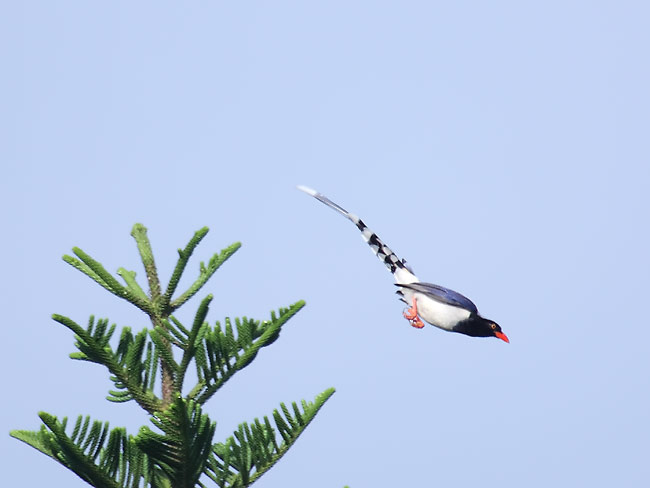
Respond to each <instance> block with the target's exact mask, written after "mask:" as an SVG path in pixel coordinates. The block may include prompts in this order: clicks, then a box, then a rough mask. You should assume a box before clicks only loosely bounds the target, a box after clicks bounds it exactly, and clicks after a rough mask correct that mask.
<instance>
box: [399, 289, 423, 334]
mask: <svg viewBox="0 0 650 488" xmlns="http://www.w3.org/2000/svg"><path fill="white" fill-rule="evenodd" d="M404 318H405V319H406V320H408V321H409V323H410V324H411V326H413V327H415V328H416V329H421V328H422V327H424V322H422V319H420V317H419V316H418V307H417V302H416V301H415V297H414V298H413V305H412V306H411V307H409V308H407V309H405V310H404Z"/></svg>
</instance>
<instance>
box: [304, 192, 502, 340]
mask: <svg viewBox="0 0 650 488" xmlns="http://www.w3.org/2000/svg"><path fill="white" fill-rule="evenodd" d="M298 189H299V190H301V191H304V192H305V193H307V194H308V195H311V196H312V197H314V198H316V199H317V200H319V201H320V202H322V203H324V204H325V205H327V206H328V207H330V208H332V209H334V210H336V211H337V212H339V213H340V214H341V215H343V216H344V217H346V218H347V219H348V220H350V221H351V222H352V223H353V224H354V225H356V226H357V228H358V229H359V230H360V231H361V236H362V237H363V240H364V241H366V242H367V243H368V245H369V246H370V249H372V252H373V253H374V254H375V255H376V256H377V257H378V258H379V259H380V260H381V261H383V262H384V264H385V265H386V267H387V268H388V269H389V270H390V272H391V273H392V274H393V277H394V278H395V286H397V287H399V290H398V291H397V293H398V294H399V295H400V297H401V298H400V299H401V300H402V301H403V302H404V303H406V304H407V305H408V308H407V309H405V310H404V318H406V319H407V320H408V321H409V323H410V324H411V325H412V326H413V327H416V328H418V329H421V328H422V327H424V323H423V322H422V320H424V321H425V322H428V323H429V324H431V325H434V326H436V327H439V328H440V329H443V330H447V331H450V332H459V333H461V334H465V335H468V336H471V337H497V338H499V339H501V340H502V341H505V342H510V341H509V340H508V337H507V336H506V335H505V334H504V333H503V332H501V327H500V326H499V324H497V323H496V322H494V321H492V320H488V319H486V318H483V317H481V315H480V314H479V313H478V309H477V308H476V305H474V303H473V302H472V301H471V300H470V299H469V298H467V297H465V296H463V295H461V294H460V293H458V292H456V291H453V290H450V289H449V288H445V287H443V286H439V285H434V284H432V283H424V282H421V281H420V280H419V279H418V278H417V277H416V276H415V274H414V273H413V270H412V269H411V268H410V267H409V266H408V265H407V264H406V261H405V260H403V259H400V258H398V257H397V255H396V254H395V253H394V252H393V251H392V250H391V249H390V248H389V247H388V246H386V245H385V244H384V243H383V242H382V241H381V239H379V237H378V236H377V234H375V233H374V232H373V231H371V230H370V229H369V228H368V227H367V226H366V224H364V223H363V220H361V219H360V218H359V217H357V216H356V215H354V214H351V213H350V212H348V211H347V210H345V209H344V208H343V207H341V206H340V205H337V204H336V203H334V202H333V201H331V200H330V199H329V198H327V197H326V196H325V195H322V194H321V193H318V192H317V191H316V190H312V189H311V188H308V187H306V186H298Z"/></svg>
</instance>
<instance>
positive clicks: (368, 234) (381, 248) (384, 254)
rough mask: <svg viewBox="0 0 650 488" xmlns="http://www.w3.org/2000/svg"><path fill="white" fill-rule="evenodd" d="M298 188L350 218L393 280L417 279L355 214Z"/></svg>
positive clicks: (401, 281) (302, 188)
mask: <svg viewBox="0 0 650 488" xmlns="http://www.w3.org/2000/svg"><path fill="white" fill-rule="evenodd" d="M298 189H299V190H301V191H304V192H305V193H307V194H308V195H311V196H312V197H314V198H315V199H317V200H318V201H320V202H322V203H324V204H325V205H327V206H328V207H330V208H332V209H334V210H336V211H337V212H339V213H340V214H341V215H343V216H344V217H345V218H347V219H348V220H350V221H351V222H352V223H353V224H354V225H356V226H357V229H359V231H361V237H362V238H363V240H364V241H366V242H367V243H368V245H369V246H370V249H371V250H372V252H373V253H374V254H375V256H377V257H378V258H379V260H380V261H382V262H383V263H384V265H385V266H386V267H387V268H388V269H389V271H390V272H391V273H392V274H393V276H394V277H395V281H397V282H398V283H413V282H417V281H418V279H417V278H416V277H415V274H414V273H413V270H412V269H411V268H410V266H408V265H407V264H406V261H405V260H404V259H400V258H399V257H397V255H396V254H395V253H394V252H393V251H392V250H391V249H390V248H389V247H388V246H387V245H386V244H384V243H383V241H382V240H381V239H380V238H379V236H378V235H377V234H375V233H374V232H373V231H372V230H370V229H369V228H368V226H367V225H366V224H365V223H364V222H363V220H361V219H360V218H359V217H357V216H356V215H354V214H352V213H350V212H348V211H347V210H345V209H344V208H343V207H341V206H340V205H338V204H336V203H334V202H333V201H332V200H330V199H329V198H327V197H326V196H325V195H323V194H321V193H318V192H317V191H316V190H313V189H311V188H308V187H306V186H298Z"/></svg>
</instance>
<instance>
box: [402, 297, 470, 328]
mask: <svg viewBox="0 0 650 488" xmlns="http://www.w3.org/2000/svg"><path fill="white" fill-rule="evenodd" d="M413 296H414V297H415V299H416V300H417V307H418V314H419V315H420V317H421V318H422V320H424V321H426V322H428V323H430V324H431V325H435V326H436V327H440V328H441V329H445V330H452V329H453V328H454V326H455V325H456V324H458V322H461V321H463V320H465V319H467V318H469V316H470V313H469V311H467V310H465V309H464V308H460V307H454V306H453V305H449V304H447V303H443V302H439V301H438V300H434V299H433V298H431V297H429V296H427V295H425V294H423V293H417V292H416V293H414V294H413Z"/></svg>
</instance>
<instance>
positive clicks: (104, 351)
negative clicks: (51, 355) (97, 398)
mask: <svg viewBox="0 0 650 488" xmlns="http://www.w3.org/2000/svg"><path fill="white" fill-rule="evenodd" d="M52 318H53V319H54V320H55V321H57V322H59V323H60V324H62V325H64V326H66V327H67V328H68V329H70V330H71V331H72V332H74V333H75V338H76V342H75V346H76V347H77V349H79V352H78V353H72V354H71V355H70V357H71V358H72V359H79V360H82V361H90V362H93V363H97V364H102V365H104V366H105V367H106V368H107V369H108V370H109V371H110V372H111V374H112V375H113V377H114V379H113V381H114V382H115V383H116V385H118V387H122V388H126V389H127V390H128V395H129V397H128V398H124V397H123V398H122V399H120V400H117V401H127V400H129V399H130V398H133V399H134V400H135V401H136V402H138V404H139V405H140V406H141V407H142V408H144V409H145V410H146V411H147V412H149V413H153V412H155V411H157V410H159V409H160V399H159V398H157V397H156V395H154V394H153V392H152V391H151V390H148V389H147V388H146V387H143V386H144V385H145V384H147V383H148V382H149V377H148V375H150V374H151V372H150V371H149V373H148V375H147V376H146V377H145V379H144V380H143V378H142V376H141V373H142V370H141V371H138V369H137V368H136V367H135V366H133V363H134V362H135V361H136V360H137V359H138V358H139V357H138V356H139V355H138V354H137V353H136V352H135V351H133V349H134V348H135V349H137V350H142V345H143V339H142V335H143V333H140V334H139V336H138V337H139V338H140V339H139V340H138V341H135V340H133V336H131V335H130V331H125V332H123V334H122V340H121V342H120V345H118V351H119V354H116V353H115V352H114V351H113V349H112V348H111V346H110V344H109V340H110V338H111V336H112V335H113V331H114V330H115V326H112V327H111V328H110V329H109V330H108V331H107V330H106V328H107V325H108V320H99V321H97V325H95V321H94V317H92V316H91V317H90V320H89V321H88V328H87V329H84V328H83V327H81V326H80V325H79V324H77V323H76V322H75V321H73V320H71V319H69V318H68V317H64V316H62V315H57V314H54V315H53V316H52ZM144 334H145V335H146V331H145V332H144ZM129 357H130V358H131V366H130V368H129V362H128V361H127V360H128V358H129ZM138 373H140V374H138Z"/></svg>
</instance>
